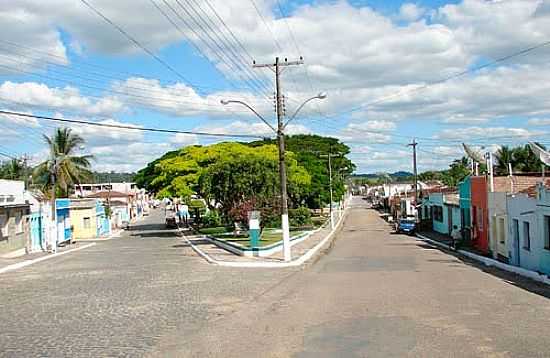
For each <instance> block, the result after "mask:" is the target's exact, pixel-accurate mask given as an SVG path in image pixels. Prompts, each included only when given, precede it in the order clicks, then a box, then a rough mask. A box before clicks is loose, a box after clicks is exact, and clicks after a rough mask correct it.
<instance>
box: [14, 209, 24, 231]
mask: <svg viewBox="0 0 550 358" xmlns="http://www.w3.org/2000/svg"><path fill="white" fill-rule="evenodd" d="M22 232H23V214H22V213H21V212H18V213H17V214H15V233H16V234H20V233H22Z"/></svg>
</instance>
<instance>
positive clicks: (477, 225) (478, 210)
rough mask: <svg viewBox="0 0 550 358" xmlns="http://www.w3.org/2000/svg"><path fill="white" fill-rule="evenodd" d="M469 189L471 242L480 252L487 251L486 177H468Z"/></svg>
mask: <svg viewBox="0 0 550 358" xmlns="http://www.w3.org/2000/svg"><path fill="white" fill-rule="evenodd" d="M470 183H471V185H470V190H471V205H472V211H471V215H472V216H471V218H472V238H471V244H472V246H473V247H474V248H475V249H477V250H478V251H479V252H481V253H482V254H488V253H489V234H488V227H489V216H488V206H489V203H488V201H489V199H488V195H487V178H486V177H484V176H478V177H471V178H470Z"/></svg>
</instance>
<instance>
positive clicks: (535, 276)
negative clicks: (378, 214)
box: [416, 234, 550, 285]
mask: <svg viewBox="0 0 550 358" xmlns="http://www.w3.org/2000/svg"><path fill="white" fill-rule="evenodd" d="M416 236H417V238H418V239H420V240H422V241H426V242H428V243H430V244H432V245H435V246H440V247H443V248H445V249H448V250H452V249H451V247H450V246H449V245H446V244H443V243H441V242H438V241H436V240H432V239H430V238H427V237H426V236H424V235H420V234H416ZM456 252H458V253H459V254H461V255H463V256H466V257H468V258H470V259H473V260H476V261H479V262H481V263H482V264H484V265H485V266H489V267H490V266H494V267H496V268H499V269H501V270H504V271H508V272H512V273H515V274H517V275H520V276H523V277H527V278H530V279H532V280H534V281H537V282H542V283H545V284H547V285H550V278H549V277H548V276H546V275H543V274H539V273H538V272H535V271H531V270H527V269H524V268H521V267H517V266H512V265H508V264H505V263H504V262H500V261H497V260H494V259H491V258H488V257H484V256H481V255H477V254H474V253H473V252H470V251H465V250H456Z"/></svg>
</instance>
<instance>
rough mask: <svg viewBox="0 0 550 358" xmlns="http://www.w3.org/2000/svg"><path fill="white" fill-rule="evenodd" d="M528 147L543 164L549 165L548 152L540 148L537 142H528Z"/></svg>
mask: <svg viewBox="0 0 550 358" xmlns="http://www.w3.org/2000/svg"><path fill="white" fill-rule="evenodd" d="M529 147H531V150H532V151H533V153H535V155H536V156H537V157H539V159H540V161H541V162H543V163H544V164H546V165H548V166H550V152H548V151H546V150H544V149H542V148H541V147H540V146H539V145H538V144H536V143H534V142H529Z"/></svg>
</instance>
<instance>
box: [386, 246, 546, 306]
mask: <svg viewBox="0 0 550 358" xmlns="http://www.w3.org/2000/svg"><path fill="white" fill-rule="evenodd" d="M389 245H402V246H417V247H418V248H420V249H423V250H438V251H441V252H443V253H445V254H448V255H452V256H454V257H455V258H456V260H452V259H433V260H428V261H430V262H438V263H441V264H447V266H448V267H452V268H459V269H460V268H462V267H463V265H461V264H465V265H468V266H470V267H473V268H476V269H478V270H480V271H483V272H485V273H487V274H490V275H492V276H495V277H497V278H499V279H501V280H502V281H504V282H506V283H508V284H510V285H513V286H516V287H518V288H521V289H523V290H526V291H529V292H531V293H534V294H537V295H540V296H542V297H545V298H549V299H550V286H548V285H546V284H544V283H541V282H537V281H533V280H531V279H529V278H526V277H523V276H520V275H517V274H515V273H512V272H508V271H504V270H501V269H498V268H496V267H492V266H485V265H484V264H481V263H479V262H477V261H475V260H472V259H470V258H467V257H465V256H462V255H460V254H458V253H457V252H454V251H451V250H447V249H444V248H441V247H437V246H431V245H428V244H425V243H405V242H404V243H390V244H389ZM458 263H461V264H458Z"/></svg>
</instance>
